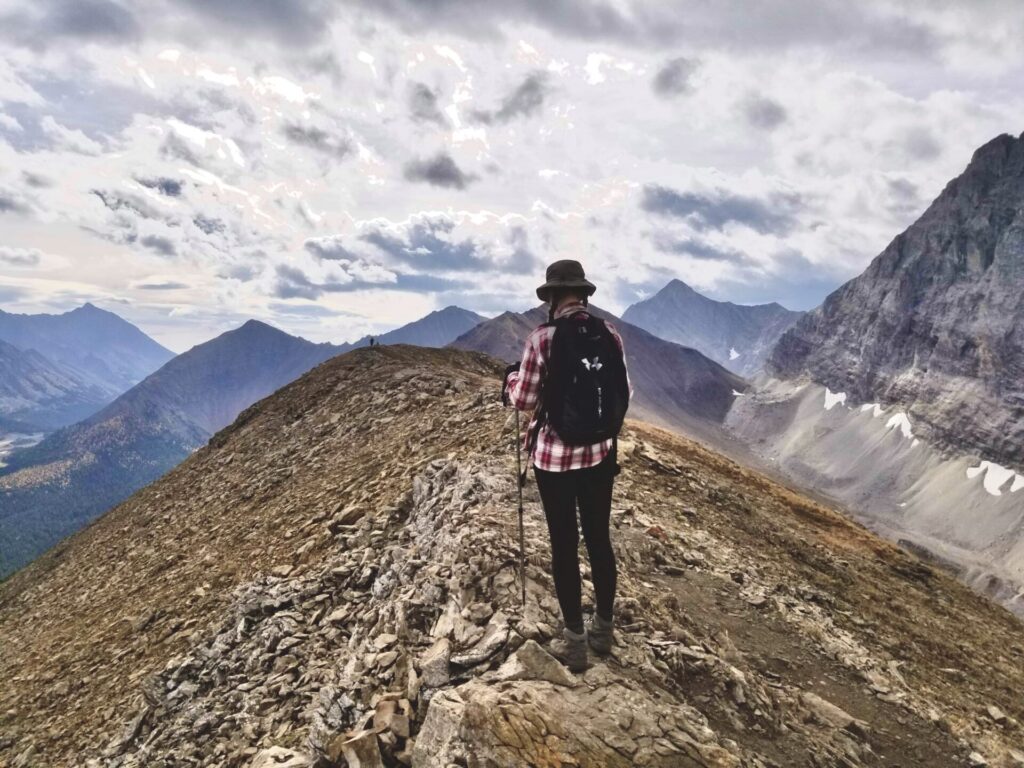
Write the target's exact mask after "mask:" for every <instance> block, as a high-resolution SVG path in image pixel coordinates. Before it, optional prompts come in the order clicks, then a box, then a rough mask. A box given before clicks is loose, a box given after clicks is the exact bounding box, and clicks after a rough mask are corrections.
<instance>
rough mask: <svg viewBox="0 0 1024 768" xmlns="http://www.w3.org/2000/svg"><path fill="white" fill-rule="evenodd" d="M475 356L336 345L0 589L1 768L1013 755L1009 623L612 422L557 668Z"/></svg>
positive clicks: (1015, 680) (506, 445)
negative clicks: (570, 630) (577, 653)
mask: <svg viewBox="0 0 1024 768" xmlns="http://www.w3.org/2000/svg"><path fill="white" fill-rule="evenodd" d="M500 370H501V367H500V365H499V364H498V363H497V362H496V361H493V360H491V359H489V358H486V357H485V356H483V355H478V354H470V353H462V352H456V351H452V350H440V351H429V350H423V349H414V348H410V347H401V346H398V347H381V348H374V349H367V350H360V351H357V352H354V353H351V354H348V355H345V356H343V357H341V358H336V359H334V360H331V361H329V362H327V363H325V364H323V365H321V366H319V367H318V368H317V369H315V370H314V371H312V372H311V373H309V374H307V375H306V376H304V377H303V378H302V379H300V380H299V381H298V382H296V383H295V384H293V385H291V386H289V387H287V388H285V389H284V390H282V391H280V392H278V393H276V394H275V395H273V396H272V397H270V398H268V399H267V400H265V401H262V402H260V403H258V404H256V405H255V406H253V407H252V408H250V409H248V410H247V411H246V412H244V413H243V414H242V415H241V416H240V417H239V419H238V420H237V421H236V422H235V424H234V425H232V426H231V427H229V428H228V429H226V430H224V431H222V432H221V433H218V434H217V435H216V436H214V438H213V439H212V440H211V442H210V444H209V445H208V446H207V447H206V448H204V449H202V450H200V451H199V452H197V453H196V454H195V455H194V456H192V457H191V458H190V459H189V460H187V461H186V462H184V463H183V464H182V465H181V466H180V467H178V468H177V469H175V470H174V471H173V472H171V473H170V474H169V475H167V476H166V477H165V478H163V479H162V480H161V481H159V482H157V483H155V484H154V485H151V486H149V487H147V488H146V489H143V490H142V491H140V492H139V493H137V494H136V495H135V496H133V497H132V498H131V499H129V500H128V501H127V502H126V503H124V504H122V505H121V506H119V507H118V508H116V509H114V510H112V511H111V512H110V513H108V514H107V515H105V516H104V517H103V518H101V519H100V520H98V521H97V522H95V523H94V524H93V525H91V526H90V527H89V528H87V529H86V530H84V531H82V532H80V533H79V534H77V535H76V536H74V537H73V538H72V539H70V540H68V541H67V542H64V543H62V544H61V545H60V546H59V547H58V549H57V550H55V551H51V552H50V553H48V554H47V555H46V556H44V557H43V558H41V559H40V560H39V561H37V562H36V563H33V564H32V565H31V566H29V567H28V568H26V569H24V570H23V571H21V572H19V573H17V574H15V575H14V576H13V577H12V578H11V579H10V580H8V581H7V582H5V583H4V584H3V585H0V637H2V638H3V642H4V647H5V653H4V654H3V655H2V656H0V679H3V680H4V681H6V682H5V684H4V685H3V686H0V766H12V768H27V767H28V766H34V765H48V766H49V765H53V766H58V765H74V766H81V765H87V766H111V767H113V766H154V767H159V766H166V767H169V766H188V765H193V766H207V765H223V766H252V768H270V766H276V767H277V768H280V766H285V765H287V766H291V767H292V768H300V767H302V766H311V765H317V766H332V765H333V766H353V767H354V766H363V767H364V768H365V767H367V766H381V765H384V766H393V765H413V766H439V767H441V768H448V766H452V765H462V766H498V765H501V766H506V765H533V766H562V765H577V766H623V767H625V766H632V765H648V766H666V767H668V766H709V767H710V766H715V767H721V766H751V767H754V766H802V765H806V766H833V765H835V766H840V765H842V766H897V765H901V766H905V765H924V764H928V765H935V766H962V765H975V766H983V765H992V766H1014V765H1020V764H1024V754H1022V752H1021V741H1022V734H1024V730H1022V727H1021V718H1024V708H1022V706H1021V703H1020V700H1019V695H1018V693H1019V690H1020V689H1021V684H1022V682H1024V681H1022V679H1021V678H1022V676H1024V673H1022V672H1021V668H1022V664H1021V662H1022V661H1024V647H1022V645H1021V641H1020V624H1019V623H1018V622H1017V621H1016V620H1015V619H1014V618H1013V617H1011V616H1010V615H1009V614H1007V613H1006V612H1005V611H1002V610H1001V609H999V608H997V607H995V606H993V605H991V604H989V603H987V602H985V601H983V600H981V599H980V598H978V597H977V596H975V595H973V594H971V593H970V592H969V591H968V590H966V589H965V588H963V587H961V586H960V585H958V584H956V583H955V582H953V581H952V580H950V579H948V578H947V577H945V576H944V575H942V574H940V573H936V572H934V571H933V570H931V569H930V568H929V567H928V566H927V565H925V564H922V563H921V562H919V561H918V560H916V559H915V558H914V557H912V556H910V555H908V554H906V553H904V552H902V551H900V550H898V549H896V548H895V547H892V546H890V545H888V544H886V543H884V542H882V541H881V540H879V539H877V538H876V537H874V536H873V535H871V534H870V533H868V532H867V531H865V530H864V529H862V528H859V527H858V526H856V525H854V524H853V523H851V522H849V521H847V520H845V519H844V518H843V517H841V516H840V515H838V514H837V513H835V512H832V511H830V510H828V509H826V508H824V507H821V506H820V505H818V504H815V503H814V502H811V501H809V500H807V499H805V498H803V497H800V496H798V495H796V494H794V493H793V492H791V491H789V490H787V489H785V488H783V487H781V486H779V485H777V484H775V483H773V482H771V481H770V480H767V479H766V478H764V477H763V476H761V475H758V474H756V473H754V472H751V471H748V470H744V469H742V468H740V467H739V466H737V465H735V464H733V463H732V462H729V461H727V460H725V459H723V458H721V457H719V456H717V455H715V454H712V453H710V452H708V451H706V450H704V449H703V448H701V447H699V446H697V445H696V444H694V443H692V442H689V441H686V440H684V439H682V438H678V437H675V436H672V435H670V434H669V433H666V432H663V431H661V430H659V429H656V428H653V427H650V426H647V425H644V424H642V423H638V422H633V423H630V425H629V427H628V429H627V432H626V434H625V435H624V438H623V441H622V445H621V454H622V460H623V463H624V471H623V474H622V475H621V476H620V482H619V485H618V486H617V492H616V498H615V506H614V508H613V519H614V534H613V536H614V541H615V546H616V548H617V552H618V556H619V562H620V584H621V591H620V595H621V597H620V600H619V603H618V616H619V620H620V630H619V636H618V645H617V646H616V649H615V652H614V654H613V656H612V657H611V658H609V659H608V660H599V661H595V663H594V664H593V666H592V667H591V668H590V669H589V670H588V671H587V672H586V673H584V674H583V675H579V676H573V675H570V674H569V673H568V672H567V671H566V670H565V669H564V668H563V667H561V665H559V664H558V663H557V662H555V661H554V660H553V659H552V658H551V657H550V656H549V655H548V654H547V652H546V650H545V648H544V646H545V645H546V642H547V640H548V639H549V638H550V637H551V636H552V635H554V634H555V633H556V632H557V631H558V629H559V627H558V619H557V606H556V603H555V601H554V597H553V591H552V587H551V583H550V578H549V576H548V574H547V571H546V558H547V552H546V539H545V534H544V530H543V525H544V524H543V517H542V513H541V511H540V509H539V505H538V502H537V498H536V495H535V491H534V489H533V486H532V484H531V485H530V486H528V489H527V505H526V507H527V508H526V527H527V542H528V546H527V550H528V561H529V564H528V570H527V586H528V592H529V597H528V601H527V605H526V609H525V611H524V610H523V609H522V608H521V607H520V606H519V597H518V595H519V585H518V583H517V571H516V519H515V511H514V510H515V506H514V503H515V502H514V496H515V494H514V492H515V487H514V481H513V479H512V466H513V464H512V460H511V444H512V442H511V441H512V439H513V434H512V432H513V430H512V422H511V420H510V419H509V417H508V413H507V412H506V411H504V410H503V409H502V408H501V407H500V405H498V404H497V403H496V402H495V400H496V388H495V380H496V378H497V376H498V375H499V373H500ZM585 573H586V572H585ZM585 592H586V594H587V600H588V601H589V599H590V584H589V582H585Z"/></svg>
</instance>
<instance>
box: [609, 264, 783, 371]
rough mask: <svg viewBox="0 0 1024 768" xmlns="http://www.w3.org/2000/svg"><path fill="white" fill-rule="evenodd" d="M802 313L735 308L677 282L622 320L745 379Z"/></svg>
mask: <svg viewBox="0 0 1024 768" xmlns="http://www.w3.org/2000/svg"><path fill="white" fill-rule="evenodd" d="M800 315H801V313H799V312H791V311H790V310H788V309H786V308H785V307H783V306H781V305H780V304H778V303H776V302H772V303H771V304H755V305H744V304H733V303H732V302H731V301H718V300H717V299H712V298H710V297H708V296H705V295H704V294H703V293H701V292H700V291H697V290H695V289H694V288H693V287H692V286H690V285H688V284H687V283H684V282H683V281H682V280H680V279H678V278H674V279H672V280H670V281H669V282H668V283H667V284H666V285H665V287H664V288H662V289H661V290H660V291H658V292H657V293H656V294H654V295H653V296H650V297H648V298H646V299H643V300H642V301H638V302H637V303H635V304H633V305H632V306H630V307H629V308H627V309H626V311H625V312H624V313H623V314H622V319H623V320H626V321H628V322H630V323H633V324H634V325H636V326H639V327H640V328H643V329H644V330H646V331H648V332H649V333H653V334H654V335H655V336H660V337H661V338H663V339H667V340H669V341H674V342H676V343H677V344H682V345H683V346H686V347H692V348H693V349H696V350H698V351H699V352H701V353H702V354H704V355H706V356H707V357H709V358H711V359H712V360H714V361H715V362H717V363H719V364H720V365H722V366H725V367H726V368H728V369H729V370H731V371H733V372H735V373H738V374H740V375H743V376H752V375H754V374H756V373H758V372H759V371H760V370H761V368H762V366H763V364H764V360H765V358H766V357H767V355H768V353H769V352H770V351H771V348H772V346H773V345H774V344H775V342H776V340H777V339H778V338H779V336H780V335H781V334H782V333H783V332H784V331H785V330H786V329H788V328H789V327H790V326H791V325H792V324H793V323H794V322H795V321H796V319H797V318H798V317H800Z"/></svg>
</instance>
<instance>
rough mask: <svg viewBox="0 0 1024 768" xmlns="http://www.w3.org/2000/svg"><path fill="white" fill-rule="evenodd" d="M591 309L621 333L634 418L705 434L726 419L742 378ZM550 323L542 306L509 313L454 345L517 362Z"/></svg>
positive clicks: (743, 385)
mask: <svg viewBox="0 0 1024 768" xmlns="http://www.w3.org/2000/svg"><path fill="white" fill-rule="evenodd" d="M590 309H591V311H592V312H593V313H594V314H595V315H597V316H598V317H603V318H605V319H606V320H610V321H611V322H612V323H613V324H614V325H615V327H616V329H617V330H618V331H619V333H620V334H621V335H622V341H623V344H624V345H625V347H626V363H627V366H628V367H629V375H630V379H631V380H632V383H633V387H634V390H635V394H634V402H633V403H632V404H631V405H630V409H631V410H630V413H631V414H632V415H635V416H637V417H639V418H646V419H649V420H654V421H659V422H661V423H663V424H666V425H669V426H673V427H678V428H680V429H682V430H683V431H686V432H687V433H689V434H693V433H698V434H699V435H700V436H704V435H705V434H706V433H707V432H708V427H709V426H710V425H717V424H719V423H720V422H721V421H722V419H723V418H725V415H726V413H728V411H729V408H730V407H732V403H733V400H734V399H735V394H734V393H736V392H743V391H744V390H746V388H747V383H746V382H745V381H744V380H743V379H742V378H740V377H739V376H737V375H736V374H734V373H732V372H730V371H727V370H726V369H725V368H723V367H722V366H720V365H719V364H718V363H716V362H714V361H713V360H709V359H708V358H707V357H705V356H704V355H702V354H701V353H700V352H698V351H696V350H694V349H690V348H688V347H683V346H680V345H679V344H674V343H672V342H670V341H665V340H663V339H660V338H658V337H657V336H654V335H652V334H650V333H648V332H647V331H645V330H643V329H641V328H637V327H636V326H634V325H631V324H629V323H627V322H624V321H623V320H621V319H619V318H617V317H615V316H614V315H612V314H610V313H608V312H605V311H604V310H602V309H599V308H598V307H593V306H592V307H591V308H590ZM546 320H547V313H546V312H545V310H544V309H543V308H540V307H535V308H533V309H531V310H529V311H527V312H523V313H515V312H505V313H504V314H501V315H499V316H498V317H495V318H493V319H491V320H487V321H485V322H483V323H481V324H480V325H478V326H476V327H475V328H474V329H473V330H471V331H469V332H468V333H466V334H465V335H463V336H460V337H459V338H458V339H456V340H455V341H454V342H452V346H453V347H455V348H456V349H471V350H476V351H479V352H485V353H487V354H489V355H492V356H494V357H497V358H500V359H502V360H508V361H510V362H514V361H516V360H519V359H520V357H521V355H522V353H523V345H524V344H525V342H526V337H527V336H529V335H530V332H531V331H533V330H534V329H535V328H536V327H537V326H538V325H540V324H541V323H543V322H545V321H546Z"/></svg>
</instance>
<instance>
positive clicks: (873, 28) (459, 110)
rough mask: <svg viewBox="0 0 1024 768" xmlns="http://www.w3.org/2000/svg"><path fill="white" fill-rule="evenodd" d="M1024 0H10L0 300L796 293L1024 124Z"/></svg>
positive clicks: (376, 311) (181, 321) (335, 324)
mask: <svg viewBox="0 0 1024 768" xmlns="http://www.w3.org/2000/svg"><path fill="white" fill-rule="evenodd" d="M1022 39H1024V10H1022V6H1021V4H1020V3H1019V2H1017V0H1005V1H1003V2H1000V1H999V0H970V1H969V2H968V0H963V1H962V2H959V3H955V2H946V1H944V0H927V1H922V2H908V1H906V0H884V1H878V2H858V3H851V2H848V0H835V1H832V0H792V1H791V2H783V1H782V0H779V1H778V2H767V1H766V2H758V3H750V2H743V0H716V2H710V1H709V0H691V1H690V2H666V1H665V0H656V1H652V2H628V1H627V0H594V1H593V2H584V0H505V2H503V3H494V2H487V1H486V0H464V1H463V2H454V1H451V0H352V1H350V2H341V1H337V2H328V1H327V0H314V1H312V2H297V1H294V2H293V1H291V0H173V1H172V0H136V1H135V2H115V1H114V0H37V2H33V3H25V2H21V1H20V0H17V1H11V0H0V308H2V309H5V310H8V311H17V312H40V311H49V312H52V311H64V310H67V309H70V308H71V307H73V306H76V305H78V304H81V303H82V302H84V301H92V302H94V303H96V304H97V305H99V306H102V307H105V308H108V309H111V310H113V311H116V312H118V313H119V314H121V315H123V316H124V317H126V318H128V319H130V320H132V321H133V322H136V323H137V324H139V325H140V326H141V327H142V328H143V329H145V330H146V331H147V332H149V333H151V334H152V335H153V336H154V337H156V338H157V339H158V340H160V341H162V342H163V343H165V344H167V345H168V346H170V347H171V348H173V349H176V350H182V349H185V348H187V347H189V346H191V345H192V344H194V343H197V342H199V341H203V340H205V339H207V338H209V337H210V336H212V335H215V334H216V333H219V332H221V331H223V330H227V329H228V328H230V327H233V326H235V325H237V324H239V323H240V322H242V321H244V320H245V319H247V318H249V317H257V318H259V319H262V320H265V321H267V322H270V323H273V324H275V325H277V326H279V327H282V328H284V329H285V330H288V331H290V332H293V333H297V334H300V335H303V336H305V337H307V338H311V339H314V340H317V341H321V340H331V341H343V340H349V339H354V338H356V337H358V336H361V335H362V334H363V333H366V332H375V331H379V330H382V329H385V328H389V327H393V326H396V325H399V324H401V323H404V322H407V321H409V320H413V319H415V318H417V317H419V316H422V315H424V314H426V313H427V312H429V311H430V310H432V309H436V308H440V307H443V306H446V305H448V304H459V305H461V306H464V307H467V308H470V309H474V310H477V311H479V312H482V313H484V314H493V313H497V312H500V311H502V310H505V309H516V310H521V309H525V308H527V307H529V306H531V305H533V304H535V303H536V302H535V299H534V297H533V288H534V286H536V284H537V283H538V282H539V281H540V279H541V277H542V275H543V269H544V265H545V264H546V263H547V262H549V261H551V260H554V259H557V258H567V257H568V258H578V259H580V260H581V261H583V263H584V265H585V267H586V268H587V271H588V273H589V274H590V275H591V276H592V277H593V278H594V281H595V282H597V283H598V284H599V293H598V294H597V296H596V297H595V303H598V304H600V305H601V306H604V307H606V308H608V309H611V310H615V311H621V310H622V309H624V308H625V307H626V306H628V305H629V304H630V303H632V302H634V301H636V300H638V299H640V298H642V297H644V296H647V295H650V294H651V293H652V292H654V291H656V290H657V289H659V288H660V287H661V286H662V285H664V284H665V282H667V281H668V280H669V279H671V278H673V277H679V278H681V279H683V280H686V281H687V282H689V283H691V284H692V285H693V286H694V287H696V288H698V289H699V290H702V291H704V292H705V293H707V294H708V295H711V296H713V297H715V298H720V299H728V300H731V301H736V302H739V303H756V302H767V301H779V302H781V303H782V304H785V305H786V306H789V307H792V308H799V309H803V308H809V307H812V306H814V305H816V304H817V303H819V302H820V301H821V299H822V298H823V297H824V296H825V295H826V294H827V293H828V292H829V291H831V290H832V289H833V288H835V287H836V286H837V285H839V284H840V283H841V282H843V281H844V280H846V279H848V278H850V277H852V276H854V275H856V274H857V273H859V272H860V271H861V270H862V269H863V268H864V267H865V265H866V264H867V262H868V261H869V260H870V259H871V258H872V257H873V256H874V255H875V254H877V253H878V252H879V251H880V250H881V249H882V248H883V247H884V246H885V245H886V243H887V242H888V241H889V240H890V239H891V238H892V237H893V236H895V235H896V234H897V233H898V232H899V231H901V230H902V229H903V228H905V227H906V226H907V225H908V224H910V223H911V222H912V221H913V220H914V219H915V218H916V217H917V216H918V215H919V214H920V213H921V212H922V211H923V210H924V208H925V207H926V206H927V204H928V202H929V201H930V200H931V199H932V198H933V197H934V196H935V195H936V194H937V193H938V192H939V191H940V190H941V189H942V187H943V186H944V185H945V183H946V182H947V181H948V180H949V179H950V178H952V177H953V176H955V175H956V174H957V173H959V172H960V171H961V170H962V169H963V167H964V166H965V164H966V163H967V162H968V160H969V159H970V156H971V153H972V152H973V151H974V149H975V148H976V147H977V146H979V145H980V144H982V143H984V142H986V141H988V140H989V139H991V138H993V137H994V136H996V135H998V134H1000V133H1013V134H1014V135H1019V134H1020V133H1021V132H1022V131H1024V92H1022V90H1021V88H1020V87H1019V84H1020V83H1021V82H1024V53H1022V48H1021V45H1020V41H1021V40H1022Z"/></svg>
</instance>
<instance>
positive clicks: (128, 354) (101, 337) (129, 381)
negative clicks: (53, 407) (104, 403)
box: [0, 304, 174, 400]
mask: <svg viewBox="0 0 1024 768" xmlns="http://www.w3.org/2000/svg"><path fill="white" fill-rule="evenodd" d="M0 341H6V342H7V343H8V344H12V345H14V346H15V347H18V348H19V349H34V350H36V351H37V352H39V353H40V354H41V355H43V356H44V357H46V358H47V359H48V360H50V361H51V362H54V363H57V364H58V365H60V366H61V367H63V368H66V369H68V370H69V371H71V372H73V373H74V374H76V376H77V378H79V379H80V380H81V381H82V382H83V384H85V385H87V386H89V385H91V386H96V387H100V388H102V389H103V390H105V391H106V392H107V393H108V395H109V398H108V400H109V399H113V398H114V397H117V395H119V394H121V393H122V392H124V391H125V390H127V389H129V388H130V387H132V386H134V385H135V384H138V383H139V382H140V381H142V380H143V379H144V378H146V376H148V375H149V374H151V373H152V372H153V371H155V370H156V369H157V368H159V367H160V366H161V365H163V364H164V363H166V362H167V361H168V360H170V359H171V358H172V357H174V353H173V352H171V351H170V350H169V349H165V348H164V347H163V346H161V345H160V344H158V343H157V342H155V341H153V339H151V338H150V337H149V336H147V335H146V334H145V333H143V332H142V331H140V330H139V329H138V328H136V327H135V326H134V325H132V324H131V323H129V322H128V321H127V320H124V319H122V318H120V317H118V316H117V315H115V314H114V313H113V312H107V311H106V310H103V309H100V308H99V307H96V306H94V305H92V304H83V305H82V306H81V307H78V308H77V309H73V310H71V311H70V312H65V313H63V314H60V315H17V314H12V313H9V312H4V311H2V310H0Z"/></svg>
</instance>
